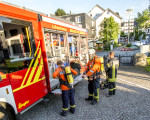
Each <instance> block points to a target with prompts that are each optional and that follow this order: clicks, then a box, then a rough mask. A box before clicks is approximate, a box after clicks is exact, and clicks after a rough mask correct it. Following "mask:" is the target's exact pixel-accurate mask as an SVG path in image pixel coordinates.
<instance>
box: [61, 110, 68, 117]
mask: <svg viewBox="0 0 150 120" xmlns="http://www.w3.org/2000/svg"><path fill="white" fill-rule="evenodd" d="M67 112H68V111H65V110H63V111H62V112H61V113H60V115H61V116H67Z"/></svg>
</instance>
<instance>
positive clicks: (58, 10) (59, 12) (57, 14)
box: [55, 8, 66, 16]
mask: <svg viewBox="0 0 150 120" xmlns="http://www.w3.org/2000/svg"><path fill="white" fill-rule="evenodd" d="M55 15H56V16H62V15H66V12H65V11H64V10H63V9H60V8H58V9H57V10H56V12H55Z"/></svg>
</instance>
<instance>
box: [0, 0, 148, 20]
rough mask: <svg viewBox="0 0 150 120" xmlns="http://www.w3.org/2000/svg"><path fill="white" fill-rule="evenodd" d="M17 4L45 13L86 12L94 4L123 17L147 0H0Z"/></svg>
mask: <svg viewBox="0 0 150 120" xmlns="http://www.w3.org/2000/svg"><path fill="white" fill-rule="evenodd" d="M2 1H5V2H9V3H12V4H16V5H19V6H24V7H27V8H30V9H33V10H36V11H39V12H43V13H46V14H49V13H50V14H54V13H55V11H56V10H57V9H58V8H61V9H63V10H64V11H65V12H66V13H70V11H71V13H88V12H89V11H90V10H91V9H92V8H93V7H94V6H95V5H96V4H98V5H99V6H101V7H102V8H104V9H107V8H110V9H111V10H112V11H114V12H119V14H120V16H121V17H122V18H123V19H125V18H126V16H127V14H126V10H127V9H133V16H134V17H137V13H138V12H142V11H143V10H144V9H147V8H148V5H149V0H2Z"/></svg>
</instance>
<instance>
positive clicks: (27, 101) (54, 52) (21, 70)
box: [0, 2, 88, 120]
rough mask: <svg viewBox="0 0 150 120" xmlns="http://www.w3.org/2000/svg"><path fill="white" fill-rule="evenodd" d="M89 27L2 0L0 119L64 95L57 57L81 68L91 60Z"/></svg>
mask: <svg viewBox="0 0 150 120" xmlns="http://www.w3.org/2000/svg"><path fill="white" fill-rule="evenodd" d="M87 51H88V43H87V33H86V30H85V29H83V28H81V27H77V26H75V25H72V24H69V23H66V22H63V21H60V20H57V19H54V18H51V17H47V16H46V15H44V14H42V13H39V12H38V13H37V12H35V11H32V10H29V9H27V8H24V7H23V8H21V7H19V6H16V5H10V4H8V3H3V2H0V119H6V120H12V119H16V118H17V117H16V116H18V115H20V114H23V113H24V112H25V111H27V110H28V109H30V108H31V107H32V106H34V105H35V104H37V103H39V102H40V101H42V100H43V97H44V96H46V95H47V94H48V93H49V92H50V93H53V94H61V90H60V89H59V87H58V86H59V80H58V79H54V78H53V77H52V74H53V72H54V71H55V69H56V68H57V65H56V62H57V60H62V61H63V62H64V63H65V65H67V64H70V65H71V67H73V69H76V70H77V71H78V76H74V84H75V83H77V82H79V81H80V80H81V75H80V73H81V72H82V68H83V66H84V64H85V63H86V62H87V60H88V55H87V53H88V52H87Z"/></svg>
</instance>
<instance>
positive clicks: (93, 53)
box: [89, 49, 95, 60]
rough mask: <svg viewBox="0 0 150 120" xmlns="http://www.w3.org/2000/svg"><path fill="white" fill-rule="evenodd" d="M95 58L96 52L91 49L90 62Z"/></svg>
mask: <svg viewBox="0 0 150 120" xmlns="http://www.w3.org/2000/svg"><path fill="white" fill-rule="evenodd" d="M94 57H95V50H94V49H89V60H93V59H94Z"/></svg>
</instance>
